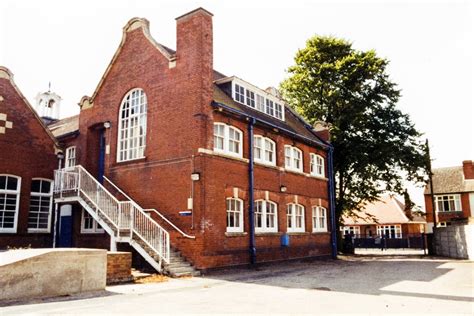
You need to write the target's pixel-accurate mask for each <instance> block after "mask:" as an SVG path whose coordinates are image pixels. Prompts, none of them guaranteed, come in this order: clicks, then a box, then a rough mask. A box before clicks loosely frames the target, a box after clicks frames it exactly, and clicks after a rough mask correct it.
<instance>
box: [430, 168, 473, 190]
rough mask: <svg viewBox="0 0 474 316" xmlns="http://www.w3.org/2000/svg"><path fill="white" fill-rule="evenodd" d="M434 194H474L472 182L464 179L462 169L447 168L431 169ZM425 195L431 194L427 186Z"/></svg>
mask: <svg viewBox="0 0 474 316" xmlns="http://www.w3.org/2000/svg"><path fill="white" fill-rule="evenodd" d="M432 172H433V177H432V178H433V191H434V194H443V193H461V192H474V180H471V179H469V180H466V179H464V172H463V167H462V166H458V167H447V168H437V169H433V170H432ZM425 194H431V190H430V186H429V184H428V185H427V186H426V187H425Z"/></svg>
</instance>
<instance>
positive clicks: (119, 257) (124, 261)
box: [107, 251, 132, 284]
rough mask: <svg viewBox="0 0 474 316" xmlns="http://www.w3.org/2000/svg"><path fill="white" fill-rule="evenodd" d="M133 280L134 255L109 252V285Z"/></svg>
mask: <svg viewBox="0 0 474 316" xmlns="http://www.w3.org/2000/svg"><path fill="white" fill-rule="evenodd" d="M131 280H132V253H131V252H110V251H109V252H107V284H114V283H121V282H128V281H131Z"/></svg>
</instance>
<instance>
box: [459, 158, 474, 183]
mask: <svg viewBox="0 0 474 316" xmlns="http://www.w3.org/2000/svg"><path fill="white" fill-rule="evenodd" d="M462 170H463V172H464V179H474V163H473V162H472V160H464V161H463V162H462Z"/></svg>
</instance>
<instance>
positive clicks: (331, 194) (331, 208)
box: [328, 146, 337, 259]
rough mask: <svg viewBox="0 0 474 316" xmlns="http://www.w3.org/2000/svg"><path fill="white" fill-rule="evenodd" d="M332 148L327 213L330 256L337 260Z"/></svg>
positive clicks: (329, 158) (332, 150) (330, 150)
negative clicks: (329, 222) (328, 214)
mask: <svg viewBox="0 0 474 316" xmlns="http://www.w3.org/2000/svg"><path fill="white" fill-rule="evenodd" d="M333 154H334V147H333V146H330V147H329V148H328V178H329V181H328V189H329V211H330V212H331V245H332V247H331V255H332V258H333V259H337V230H336V229H337V228H336V198H335V194H334V193H335V189H334V188H335V186H334V165H333Z"/></svg>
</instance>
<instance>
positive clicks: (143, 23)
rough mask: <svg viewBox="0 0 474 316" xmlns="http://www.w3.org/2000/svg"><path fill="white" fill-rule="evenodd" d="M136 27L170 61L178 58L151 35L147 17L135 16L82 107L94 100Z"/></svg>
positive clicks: (82, 100)
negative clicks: (129, 33) (129, 35)
mask: <svg viewBox="0 0 474 316" xmlns="http://www.w3.org/2000/svg"><path fill="white" fill-rule="evenodd" d="M136 29H141V30H142V32H143V35H144V36H145V37H146V38H147V39H148V41H150V43H151V44H152V45H153V46H155V47H156V49H157V50H158V51H159V52H160V53H161V54H162V55H163V56H164V57H165V58H166V59H168V61H170V62H171V61H174V60H175V59H176V52H175V51H174V50H172V49H171V48H168V47H166V46H164V45H161V44H160V43H158V42H157V41H155V39H154V38H153V37H152V36H151V34H150V22H149V21H148V20H147V19H144V18H133V19H131V20H130V21H128V23H127V24H126V25H125V26H124V27H123V35H122V40H121V42H120V45H119V47H118V48H117V50H116V51H115V54H114V56H113V57H112V60H111V61H110V63H109V65H108V66H107V68H106V69H105V72H104V74H103V75H102V77H101V79H100V81H99V84H98V85H97V87H96V88H95V91H94V93H93V94H92V96H91V97H87V96H84V97H82V99H81V101H80V103H79V105H80V106H81V107H82V105H83V104H86V105H90V104H92V103H93V102H94V98H95V97H96V96H97V93H98V92H99V90H100V87H101V86H102V84H103V83H104V81H105V78H106V77H107V75H108V73H109V72H110V70H111V69H112V66H113V64H114V63H115V61H116V60H117V58H118V56H119V54H120V52H121V51H122V47H123V45H124V44H125V41H126V38H127V33H128V32H131V31H134V30H136Z"/></svg>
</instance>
